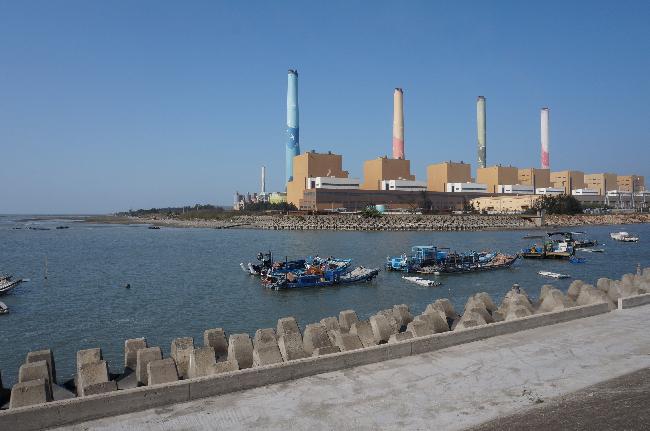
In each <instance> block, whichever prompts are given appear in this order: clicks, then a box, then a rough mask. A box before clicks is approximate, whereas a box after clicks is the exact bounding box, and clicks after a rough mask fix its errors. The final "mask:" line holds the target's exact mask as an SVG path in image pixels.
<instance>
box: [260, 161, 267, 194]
mask: <svg viewBox="0 0 650 431" xmlns="http://www.w3.org/2000/svg"><path fill="white" fill-rule="evenodd" d="M261 194H263V195H265V194H266V166H262V190H261Z"/></svg>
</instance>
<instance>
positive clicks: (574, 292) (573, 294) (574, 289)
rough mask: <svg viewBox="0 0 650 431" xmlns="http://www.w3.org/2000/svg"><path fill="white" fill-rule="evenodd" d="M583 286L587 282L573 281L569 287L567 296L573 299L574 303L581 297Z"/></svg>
mask: <svg viewBox="0 0 650 431" xmlns="http://www.w3.org/2000/svg"><path fill="white" fill-rule="evenodd" d="M583 284H585V282H584V281H582V280H573V281H572V282H571V284H570V285H569V290H568V291H567V296H568V297H569V298H571V299H572V300H573V301H575V300H577V299H578V296H579V295H580V290H581V289H582V285H583Z"/></svg>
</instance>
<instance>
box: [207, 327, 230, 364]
mask: <svg viewBox="0 0 650 431" xmlns="http://www.w3.org/2000/svg"><path fill="white" fill-rule="evenodd" d="M203 345H204V346H206V347H212V348H213V349H214V355H215V357H216V359H217V361H226V360H228V340H227V339H226V333H225V332H224V330H223V329H222V328H214V329H206V330H205V331H204V332H203Z"/></svg>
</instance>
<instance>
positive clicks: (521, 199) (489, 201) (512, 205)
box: [470, 195, 539, 214]
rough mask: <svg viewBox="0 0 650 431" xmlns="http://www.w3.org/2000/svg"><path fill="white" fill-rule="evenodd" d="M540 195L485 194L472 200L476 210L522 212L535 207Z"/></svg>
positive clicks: (503, 212)
mask: <svg viewBox="0 0 650 431" xmlns="http://www.w3.org/2000/svg"><path fill="white" fill-rule="evenodd" d="M537 199H539V196H535V195H524V196H483V197H480V198H474V199H472V200H471V201H470V203H471V205H472V206H473V207H474V209H475V210H476V211H479V212H483V211H486V212H488V213H498V214H520V213H523V212H526V211H528V210H529V209H531V208H533V206H534V205H535V201H536V200H537Z"/></svg>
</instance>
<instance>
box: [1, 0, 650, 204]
mask: <svg viewBox="0 0 650 431" xmlns="http://www.w3.org/2000/svg"><path fill="white" fill-rule="evenodd" d="M649 22H650V2H648V1H636V2H635V1H618V2H615V1H584V2H579V1H570V2H569V1H557V2H556V1H544V2H528V1H512V2H507V1H474V2H469V1H454V2H449V1H447V2H443V1H421V2H416V1H408V2H396V1H370V0H368V1H365V2H360V1H351V0H345V1H341V2H337V1H325V2H304V1H303V2H298V1H296V2H282V1H259V2H246V1H231V2H217V1H205V2H202V1H176V2H171V1H168V2H165V1H140V0H138V1H131V0H129V1H118V0H115V1H92V0H91V1H89V0H82V1H64V0H60V1H49V0H48V1H30V0H24V1H15V0H0V162H1V164H0V213H79V212H83V213H103V212H113V211H119V210H124V209H129V208H143V207H145V208H148V207H152V206H167V205H183V204H192V203H196V202H201V203H220V204H229V203H230V202H231V201H232V194H233V192H234V191H235V190H238V191H240V192H245V191H257V190H258V189H259V174H260V166H261V165H263V164H265V165H266V166H267V172H268V178H267V189H272V190H280V189H282V190H283V189H284V184H283V183H282V181H283V179H284V149H285V134H284V130H285V121H286V113H285V112H286V111H285V109H286V83H287V69H288V68H296V69H298V71H299V73H300V82H299V99H300V146H301V150H302V151H306V150H311V149H315V150H317V151H327V150H331V151H333V152H336V153H341V154H343V156H344V159H343V163H344V168H345V169H347V170H349V171H350V174H351V175H353V176H356V177H360V176H361V175H362V163H363V161H364V160H367V159H370V158H375V157H377V156H380V155H385V154H390V152H391V131H392V129H391V128H392V97H393V96H392V93H393V88H394V87H402V88H404V103H405V108H404V111H405V153H406V158H408V159H410V160H412V169H413V171H414V173H415V175H416V176H417V177H418V178H420V179H425V178H426V171H425V167H426V165H427V164H430V163H434V162H439V161H443V160H449V159H452V160H464V161H469V162H471V163H472V167H473V169H474V168H475V165H476V162H475V160H476V105H475V103H476V96H478V95H484V96H485V97H486V98H487V121H488V123H487V162H488V165H490V164H496V163H501V164H512V165H514V166H520V167H530V166H535V167H536V166H538V165H539V152H540V148H539V109H540V108H541V107H542V106H549V107H550V109H551V143H550V158H551V168H552V169H553V170H556V169H557V170H559V169H567V168H573V169H579V170H583V171H585V172H603V171H613V172H616V173H619V174H625V173H627V174H629V173H638V174H642V175H643V174H645V175H646V178H648V177H650V163H649V161H650V25H649V24H648V23H649ZM648 180H650V178H648ZM649 182H650V181H649Z"/></svg>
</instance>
